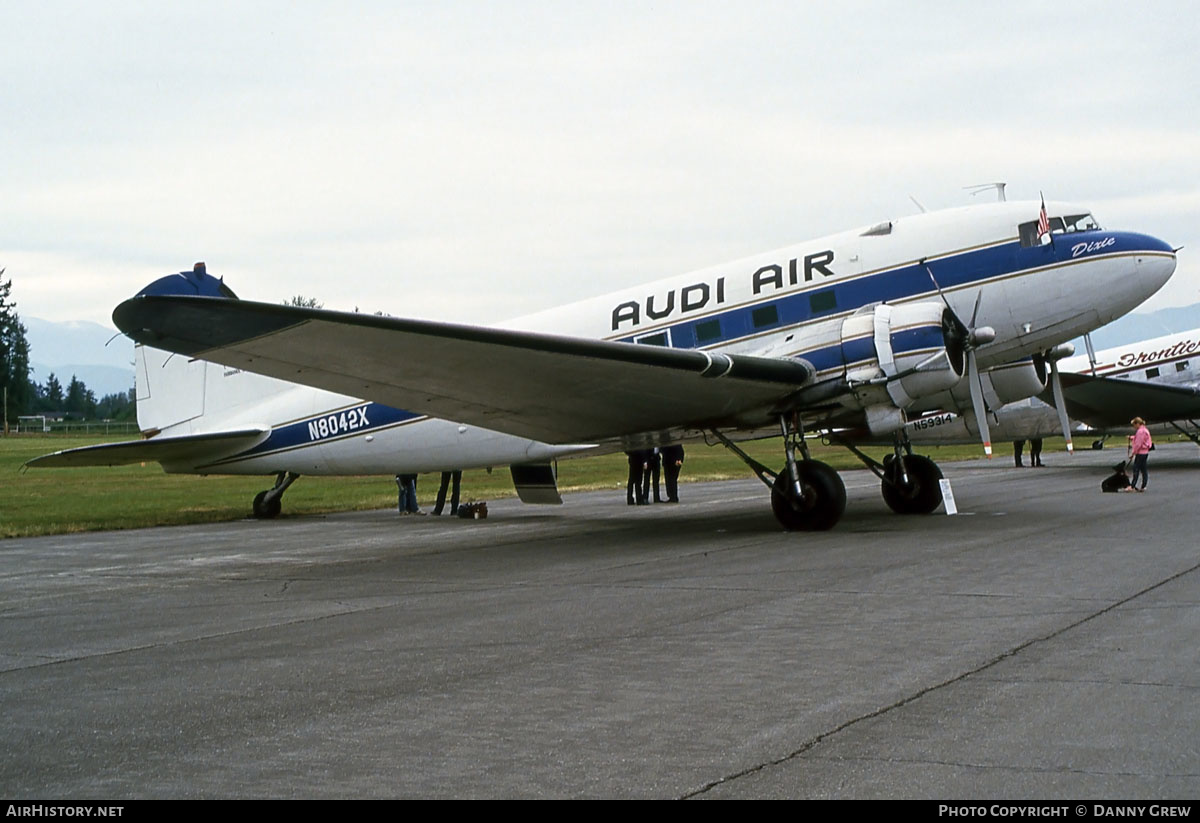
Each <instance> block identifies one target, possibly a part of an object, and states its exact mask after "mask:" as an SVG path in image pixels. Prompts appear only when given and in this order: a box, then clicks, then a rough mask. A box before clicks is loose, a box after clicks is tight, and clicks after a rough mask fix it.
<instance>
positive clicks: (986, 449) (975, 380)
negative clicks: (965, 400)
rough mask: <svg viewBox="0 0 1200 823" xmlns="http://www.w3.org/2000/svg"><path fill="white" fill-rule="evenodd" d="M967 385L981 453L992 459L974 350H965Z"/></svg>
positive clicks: (981, 387) (985, 410)
mask: <svg viewBox="0 0 1200 823" xmlns="http://www.w3.org/2000/svg"><path fill="white" fill-rule="evenodd" d="M967 383H968V384H969V385H970V387H971V408H972V409H973V410H974V412H975V425H977V426H979V438H980V439H981V440H982V441H983V453H984V455H986V456H987V458H988V459H989V460H991V459H992V433H991V430H990V429H989V428H988V420H987V406H985V405H984V403H983V386H982V385H981V384H980V382H979V364H978V362H977V361H976V359H975V350H974V349H968V350H967Z"/></svg>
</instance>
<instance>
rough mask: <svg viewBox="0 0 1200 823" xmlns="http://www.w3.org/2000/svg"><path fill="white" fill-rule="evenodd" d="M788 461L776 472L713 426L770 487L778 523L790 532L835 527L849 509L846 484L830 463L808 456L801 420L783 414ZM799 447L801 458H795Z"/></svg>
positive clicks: (716, 434)
mask: <svg viewBox="0 0 1200 823" xmlns="http://www.w3.org/2000/svg"><path fill="white" fill-rule="evenodd" d="M779 424H780V428H781V430H782V432H783V447H784V454H785V456H786V462H785V464H784V467H783V469H782V470H781V471H779V472H778V473H777V472H774V471H772V470H771V469H769V468H767V467H766V466H764V465H763V464H762V463H759V462H758V461H757V460H755V459H754V458H753V457H751V456H750V455H748V454H746V452H744V451H742V450H741V449H740V448H738V446H737V445H736V444H734V443H733V441H731V440H730V439H729V438H727V437H726V436H725V435H723V434H721V433H720V432H719V431H717V430H715V429H713V430H712V434H713V436H714V437H716V438H717V439H718V440H719V441H721V443H722V444H723V445H724V446H725V447H726V448H727V449H729V450H730V451H732V452H733V453H734V454H736V455H737V456H738V457H740V458H742V460H743V461H744V462H745V463H746V465H747V466H749V467H750V468H751V469H753V470H754V473H755V474H756V475H758V479H759V480H761V481H762V482H763V483H764V484H765V485H766V486H767V488H769V489H770V490H771V511H773V512H774V513H775V519H776V520H778V521H779V525H781V526H783V528H784V529H786V530H787V531H827V530H828V529H832V528H833V527H834V526H835V525H836V524H837V522H838V521H839V520H841V519H842V514H843V513H844V512H845V511H846V486H845V485H844V484H843V483H842V478H841V477H839V476H838V473H837V472H836V471H834V470H833V469H832V468H830V467H829V466H828V465H826V464H824V463H821V462H819V461H816V460H813V459H811V458H810V457H809V454H808V446H807V445H806V444H805V442H804V428H803V426H802V425H800V423H799V421H798V420H795V419H792V420H789V418H788V416H787V415H780V418H779ZM797 450H799V451H800V454H801V457H802V459H800V460H797V459H796V451H797Z"/></svg>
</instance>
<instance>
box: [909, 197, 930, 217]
mask: <svg viewBox="0 0 1200 823" xmlns="http://www.w3.org/2000/svg"><path fill="white" fill-rule="evenodd" d="M908 199H909V200H911V201H913V202H914V203H916V204H917V208H918V209H920V210H921V214H928V213H929V209H927V208H925V207H924V206H922V205H921V201H920V200H918V199H917V198H915V197H913V196H912V195H911V194H910V195H909V196H908Z"/></svg>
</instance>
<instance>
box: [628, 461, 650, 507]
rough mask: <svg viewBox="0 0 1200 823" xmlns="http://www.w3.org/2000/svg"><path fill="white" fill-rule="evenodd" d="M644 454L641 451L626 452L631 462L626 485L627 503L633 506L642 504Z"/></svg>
mask: <svg viewBox="0 0 1200 823" xmlns="http://www.w3.org/2000/svg"><path fill="white" fill-rule="evenodd" d="M643 455H644V453H643V452H642V451H640V450H636V451H631V452H625V457H626V458H627V459H628V460H629V480H628V482H627V483H626V484H625V502H626V504H628V505H630V506H632V505H634V504H635V503H642V502H643V498H642V469H643V467H644V465H645V458H644V456H643Z"/></svg>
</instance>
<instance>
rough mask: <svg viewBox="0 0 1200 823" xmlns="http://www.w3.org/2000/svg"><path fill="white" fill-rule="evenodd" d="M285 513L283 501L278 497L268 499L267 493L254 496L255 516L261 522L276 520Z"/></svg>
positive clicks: (263, 492)
mask: <svg viewBox="0 0 1200 823" xmlns="http://www.w3.org/2000/svg"><path fill="white" fill-rule="evenodd" d="M281 511H283V500H281V499H280V498H279V496H278V495H276V496H275V497H272V498H271V499H270V500H268V499H267V493H266V492H265V491H262V492H259V493H258V494H256V495H255V496H254V516H255V517H257V518H258V519H259V520H274V519H275V518H276V517H278V516H279V513H280V512H281Z"/></svg>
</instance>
